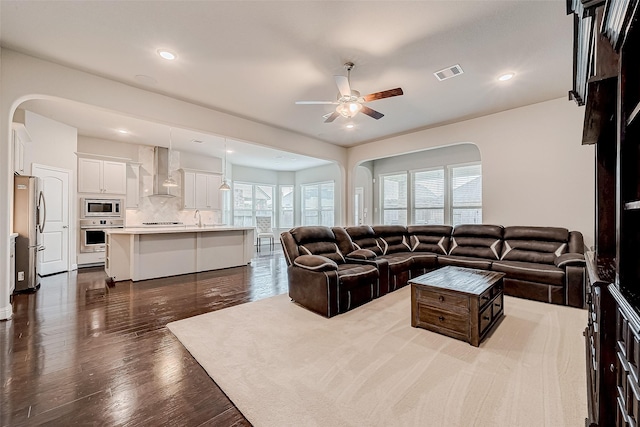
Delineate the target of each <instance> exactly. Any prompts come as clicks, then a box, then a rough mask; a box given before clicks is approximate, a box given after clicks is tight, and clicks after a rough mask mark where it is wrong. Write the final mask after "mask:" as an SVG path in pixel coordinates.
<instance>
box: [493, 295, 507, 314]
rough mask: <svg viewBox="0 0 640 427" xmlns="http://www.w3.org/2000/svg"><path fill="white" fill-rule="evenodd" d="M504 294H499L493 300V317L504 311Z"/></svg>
mask: <svg viewBox="0 0 640 427" xmlns="http://www.w3.org/2000/svg"><path fill="white" fill-rule="evenodd" d="M502 297H503V295H502V294H500V296H498V297H497V298H496V299H494V300H493V304H492V305H491V306H492V307H493V308H492V310H493V312H492V314H493V317H498V315H500V312H501V311H502V309H503V307H504V301H503V300H502Z"/></svg>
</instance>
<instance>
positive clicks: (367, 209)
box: [352, 143, 481, 225]
mask: <svg viewBox="0 0 640 427" xmlns="http://www.w3.org/2000/svg"><path fill="white" fill-rule="evenodd" d="M463 164H481V154H480V150H479V148H478V147H477V146H476V145H475V144H473V143H459V144H452V145H448V146H444V147H437V148H430V149H426V150H422V151H417V152H412V153H408V154H399V155H395V156H389V157H384V158H379V159H375V160H367V161H365V162H361V163H359V164H358V165H357V166H356V167H355V168H354V169H355V170H354V180H353V182H354V190H353V198H352V203H353V218H352V220H353V223H360V224H368V225H377V224H382V223H383V222H384V221H383V219H382V216H381V212H380V208H381V206H382V203H381V200H380V195H381V190H380V184H381V178H380V177H381V176H383V175H389V174H395V173H401V174H402V173H406V174H407V175H408V176H411V174H412V173H414V172H418V171H425V170H434V169H443V170H447V168H450V167H451V166H454V165H463ZM407 196H408V201H407V202H408V203H409V205H411V203H412V195H411V191H408V194H407ZM407 208H408V209H410V206H408V207H407ZM358 211H359V212H358ZM412 217H413V216H412V215H411V214H410V215H409V218H410V219H409V222H412V221H411V218H412ZM356 221H357V222H356ZM445 222H448V221H445Z"/></svg>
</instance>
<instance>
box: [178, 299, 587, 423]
mask: <svg viewBox="0 0 640 427" xmlns="http://www.w3.org/2000/svg"><path fill="white" fill-rule="evenodd" d="M410 312H411V307H410V289H409V287H405V288H402V289H400V290H398V291H396V292H393V293H392V294H389V295H386V296H384V297H382V298H380V299H377V300H375V301H372V302H370V303H368V304H366V305H364V306H362V307H359V308H357V309H355V310H352V311H350V312H348V313H345V314H341V315H339V316H336V317H334V318H331V319H325V318H323V317H321V316H318V315H316V314H314V313H311V312H309V311H307V310H305V309H304V308H302V307H300V306H298V305H296V304H294V303H292V302H291V301H290V300H289V298H288V297H287V296H286V295H279V296H276V297H273V298H268V299H265V300H261V301H256V302H252V303H248V304H243V305H240V306H236V307H232V308H228V309H224V310H220V311H216V312H212V313H208V314H204V315H200V316H196V317H192V318H189V319H185V320H181V321H178V322H173V323H170V324H169V325H168V327H169V329H170V330H171V331H172V332H173V333H174V334H175V335H176V336H177V337H178V339H179V340H180V342H182V343H183V344H184V346H185V347H186V348H187V349H188V350H189V351H190V352H191V354H192V355H193V357H195V359H196V360H197V361H198V362H199V363H200V364H201V365H202V366H203V367H204V369H206V371H207V372H208V373H209V375H210V376H211V378H213V379H214V380H215V382H216V383H217V384H218V385H219V386H220V387H221V388H222V389H223V390H224V392H225V393H226V394H227V395H228V396H229V398H230V399H231V400H232V401H233V403H234V404H235V405H236V406H237V407H238V408H239V409H240V411H241V412H242V413H243V414H244V415H245V417H247V419H248V420H249V421H250V422H251V423H252V424H254V425H255V426H510V427H513V426H527V427H529V426H553V427H556V426H557V427H560V426H580V425H584V418H585V416H586V414H587V405H586V399H587V398H586V379H585V377H586V373H585V354H584V338H583V336H582V331H583V329H584V327H585V325H586V322H587V312H586V311H584V310H578V309H575V308H569V307H560V306H556V305H551V304H544V303H538V302H533V301H527V300H522V299H517V298H509V297H506V298H505V314H506V317H505V318H504V319H503V321H502V322H501V323H500V324H499V325H498V327H497V329H495V330H494V331H493V333H492V334H491V335H490V336H489V337H488V338H487V339H486V340H485V341H484V342H483V343H482V344H481V345H480V347H479V348H476V347H472V346H470V345H469V344H467V343H465V342H462V341H458V340H455V339H453V338H448V337H445V336H441V335H439V334H436V333H432V332H429V331H426V330H424V329H417V328H412V327H411V325H410Z"/></svg>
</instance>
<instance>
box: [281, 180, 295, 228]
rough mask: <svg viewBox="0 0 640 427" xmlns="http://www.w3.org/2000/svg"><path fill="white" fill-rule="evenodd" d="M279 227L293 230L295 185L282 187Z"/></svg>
mask: <svg viewBox="0 0 640 427" xmlns="http://www.w3.org/2000/svg"><path fill="white" fill-rule="evenodd" d="M278 227H280V228H293V185H281V186H280V217H279V218H278Z"/></svg>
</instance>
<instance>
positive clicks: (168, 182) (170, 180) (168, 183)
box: [162, 128, 178, 188]
mask: <svg viewBox="0 0 640 427" xmlns="http://www.w3.org/2000/svg"><path fill="white" fill-rule="evenodd" d="M171 130H172V129H171V128H169V159H168V163H169V165H171V148H172V147H171V146H172V144H171V139H172V138H171V136H172V135H171ZM162 186H163V187H170V188H174V187H177V186H178V183H177V182H175V181H174V179H173V178H171V167H169V176H168V177H167V179H165V180H164V182H163V183H162Z"/></svg>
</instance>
